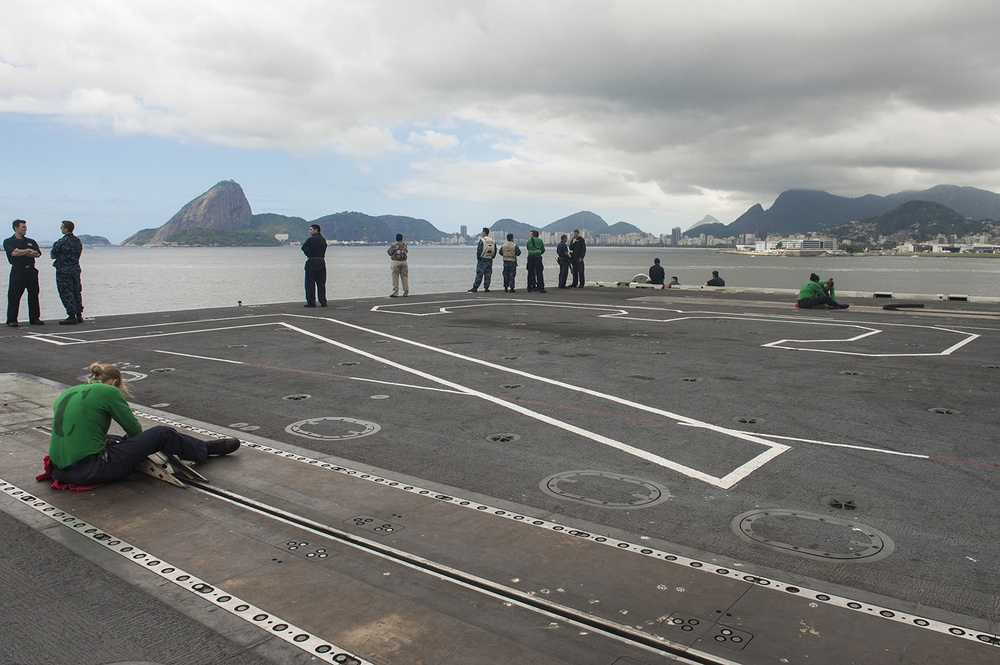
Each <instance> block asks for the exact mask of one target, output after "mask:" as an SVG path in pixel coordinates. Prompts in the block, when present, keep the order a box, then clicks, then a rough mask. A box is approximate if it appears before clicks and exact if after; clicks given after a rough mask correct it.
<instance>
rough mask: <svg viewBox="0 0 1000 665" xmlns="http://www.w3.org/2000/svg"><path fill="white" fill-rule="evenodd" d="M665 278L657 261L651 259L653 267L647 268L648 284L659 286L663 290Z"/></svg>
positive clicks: (665, 274)
mask: <svg viewBox="0 0 1000 665" xmlns="http://www.w3.org/2000/svg"><path fill="white" fill-rule="evenodd" d="M666 278H667V273H666V271H665V270H664V269H663V266H661V265H660V260H659V259H653V265H651V266H649V283H650V284H659V285H660V288H661V289H662V288H664V286H663V282H664V281H665V280H666Z"/></svg>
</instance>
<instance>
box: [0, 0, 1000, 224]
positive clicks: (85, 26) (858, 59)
mask: <svg viewBox="0 0 1000 665" xmlns="http://www.w3.org/2000/svg"><path fill="white" fill-rule="evenodd" d="M998 25H1000V3H998V2H995V1H994V0H981V1H978V0H961V1H959V2H955V1H954V0H909V1H908V2H905V3H903V2H899V1H898V0H892V1H884V0H863V1H858V0H837V1H835V2H834V1H830V2H827V1H825V0H810V1H808V2H805V1H802V0H733V1H712V0H691V1H688V0H632V1H613V0H600V1H597V0H532V1H530V2H529V1H520V0H495V1H475V0H378V1H373V0H290V1H287V2H281V1H278V0H264V1H258V0H196V1H194V0H171V2H161V1H156V0H145V1H139V0H136V1H132V2H123V1H122V0H87V1H86V2H80V1H79V0H47V1H46V2H37V1H36V0H4V2H3V3H2V4H0V146H2V154H0V210H2V211H3V216H4V219H5V220H7V221H4V224H7V223H8V221H9V220H11V219H14V218H15V217H21V218H24V219H27V220H28V222H29V227H30V228H31V232H30V235H32V236H34V237H36V238H39V239H42V238H48V237H50V236H51V237H52V238H54V237H58V235H57V228H58V222H59V220H62V219H73V220H74V221H76V222H77V224H78V226H79V231H80V232H82V233H93V234H96V235H105V236H107V237H108V238H109V239H111V240H112V241H113V242H119V241H121V240H123V239H124V238H125V237H126V236H128V235H130V234H131V233H133V232H134V231H137V230H139V229H141V228H148V227H155V226H159V225H161V224H163V223H164V222H165V221H167V219H168V218H169V217H170V216H171V215H172V214H173V213H175V212H176V211H177V210H178V209H179V208H180V207H181V206H183V205H184V204H185V203H187V202H188V201H189V200H191V199H193V198H194V197H196V196H198V195H200V194H201V193H203V192H204V191H206V190H207V189H209V188H210V187H212V186H213V185H214V184H215V183H217V182H219V181H221V180H229V179H233V180H236V181H237V182H238V183H240V184H241V185H242V186H243V189H244V191H245V192H246V195H247V198H248V199H249V201H250V204H251V206H252V207H253V210H254V212H257V213H260V212H276V213H281V214H287V215H299V216H302V217H305V218H306V219H313V218H315V217H319V216H321V215H324V214H329V213H332V212H340V211H343V210H358V211H361V212H365V213H368V214H372V215H381V214H400V215H410V216H414V217H422V218H425V219H427V220H429V221H431V222H432V223H433V224H434V225H435V226H437V227H438V228H440V229H442V230H444V231H449V232H450V231H456V230H458V227H459V226H460V225H461V224H467V225H468V226H469V227H470V228H476V227H479V226H482V225H487V224H491V223H492V222H493V221H495V220H497V219H500V218H504V217H511V218H514V219H517V220H519V221H522V222H525V223H528V224H532V225H538V226H542V225H545V224H548V223H549V222H552V221H554V220H556V219H558V218H560V217H563V216H565V215H568V214H571V213H573V212H576V211H579V210H590V211H593V212H595V213H597V214H599V215H601V216H602V217H604V218H605V219H606V220H607V221H608V222H609V223H614V222H616V221H620V220H624V221H629V222H631V223H633V224H636V225H637V226H639V227H640V228H642V229H644V230H647V231H651V232H656V233H660V232H668V231H669V230H670V228H671V227H673V226H682V227H684V228H685V229H686V228H688V227H689V226H691V225H692V224H693V223H695V222H697V221H698V220H700V219H701V218H702V217H704V216H705V215H713V216H714V217H717V218H718V219H720V220H721V221H722V222H724V223H729V222H731V221H733V220H734V219H735V218H736V217H738V216H739V215H740V214H742V213H743V212H744V211H745V210H746V209H747V208H748V207H750V206H751V205H753V204H755V203H761V204H762V205H764V207H765V208H766V207H769V206H770V205H771V203H772V202H773V201H774V198H775V197H776V196H777V195H778V194H779V193H781V192H782V191H784V190H786V189H792V188H811V189H823V190H826V191H830V192H833V193H835V194H840V195H844V196H858V195H862V194H866V193H875V194H888V193H891V192H896V191H902V190H907V189H923V188H926V187H930V186H933V185H936V184H943V183H945V184H956V185H971V186H975V187H981V188H984V189H990V190H993V191H1000V42H998V40H997V37H996V28H997V26H998ZM50 227H51V228H52V229H53V231H52V232H51V233H49V234H48V235H46V233H45V230H46V229H48V228H50Z"/></svg>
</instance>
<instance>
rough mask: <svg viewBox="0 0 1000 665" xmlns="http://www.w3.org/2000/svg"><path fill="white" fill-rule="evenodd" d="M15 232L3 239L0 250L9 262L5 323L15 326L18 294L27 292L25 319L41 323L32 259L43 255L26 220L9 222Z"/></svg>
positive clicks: (35, 271)
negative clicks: (31, 235) (30, 234)
mask: <svg viewBox="0 0 1000 665" xmlns="http://www.w3.org/2000/svg"><path fill="white" fill-rule="evenodd" d="M11 226H12V227H13V228H14V235H12V236H11V237H9V238H7V239H6V240H4V241H3V251H4V252H5V253H6V254H7V261H8V262H10V282H9V283H8V284H7V325H8V326H10V327H11V328H17V313H18V310H19V309H20V308H21V296H23V295H24V292H25V291H27V292H28V321H29V322H30V323H31V325H33V326H43V325H45V321H42V309H41V306H40V305H39V303H38V269H37V268H35V259H37V258H38V257H39V256H41V255H42V251H41V250H40V249H38V243H37V242H35V241H34V240H32V239H31V238H29V237H27V236H26V235H25V234H26V233H27V232H28V223H27V222H26V221H24V220H23V219H15V220H14V222H13V223H12V224H11Z"/></svg>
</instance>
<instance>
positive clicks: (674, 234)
mask: <svg viewBox="0 0 1000 665" xmlns="http://www.w3.org/2000/svg"><path fill="white" fill-rule="evenodd" d="M670 244H671V245H673V246H674V247H677V246H678V245H680V244H681V227H679V226H675V227H674V228H673V229H672V230H671V231H670Z"/></svg>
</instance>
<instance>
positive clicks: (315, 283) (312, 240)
mask: <svg viewBox="0 0 1000 665" xmlns="http://www.w3.org/2000/svg"><path fill="white" fill-rule="evenodd" d="M302 253H303V254H305V255H306V304H305V306H306V307H315V306H316V301H317V300H318V301H319V306H320V307H326V238H324V237H323V230H322V229H321V228H320V227H319V224H313V225H312V226H310V227H309V237H308V238H306V241H305V242H304V243H302Z"/></svg>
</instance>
